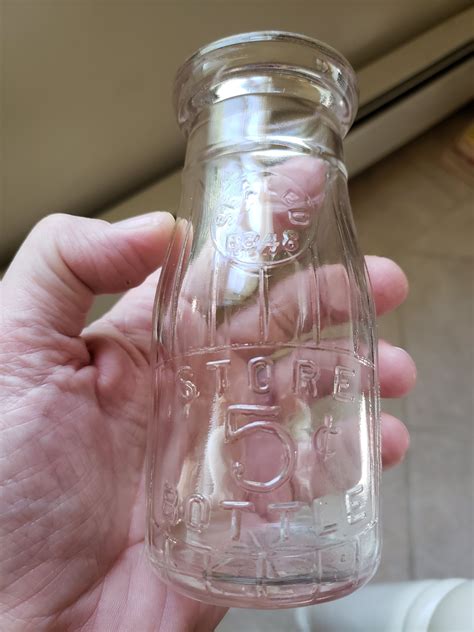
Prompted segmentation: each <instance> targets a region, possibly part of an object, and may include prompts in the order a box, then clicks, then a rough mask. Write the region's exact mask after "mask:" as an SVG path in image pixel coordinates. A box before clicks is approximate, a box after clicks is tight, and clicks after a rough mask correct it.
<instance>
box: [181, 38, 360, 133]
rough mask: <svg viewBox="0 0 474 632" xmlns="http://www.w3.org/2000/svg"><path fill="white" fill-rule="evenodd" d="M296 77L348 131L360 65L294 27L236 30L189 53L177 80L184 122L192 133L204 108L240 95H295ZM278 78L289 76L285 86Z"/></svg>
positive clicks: (354, 109) (308, 92) (308, 93)
mask: <svg viewBox="0 0 474 632" xmlns="http://www.w3.org/2000/svg"><path fill="white" fill-rule="evenodd" d="M291 76H293V77H295V78H298V79H299V80H300V84H301V80H305V81H304V83H305V86H306V90H305V98H308V95H310V96H309V98H310V99H311V100H314V102H315V104H317V105H319V106H322V107H324V108H326V109H327V110H329V111H331V112H332V114H333V115H334V117H335V119H336V121H337V123H338V126H339V128H340V131H341V135H342V136H345V135H346V133H347V131H348V130H349V128H350V127H351V125H352V123H353V122H354V118H355V115H356V113H357V106H358V88H357V80H356V75H355V71H354V69H353V68H352V66H351V64H350V63H349V62H348V61H347V59H346V58H345V57H344V56H343V55H341V54H340V53H339V52H338V51H336V50H335V49H334V48H332V47H331V46H328V45H327V44H325V43H324V42H321V41H319V40H316V39H313V38H311V37H308V36H307V35H300V34H298V33H292V32H289V31H275V30H269V31H253V32H250V33H239V34H237V35H231V36H229V37H225V38H222V39H219V40H216V41H214V42H212V43H210V44H207V45H205V46H202V47H201V48H199V49H198V50H197V51H196V52H195V53H194V54H192V55H191V56H190V57H188V58H187V59H186V61H185V62H184V63H183V64H182V66H181V67H180V68H179V70H178V72H177V73H176V78H175V84H174V108H175V112H176V116H177V120H178V124H179V126H180V127H181V129H183V131H184V132H185V133H188V132H189V131H190V128H191V127H192V125H193V122H194V120H195V118H196V116H197V114H198V113H199V112H200V111H201V110H202V109H203V108H204V107H206V106H207V105H211V104H213V103H217V102H219V101H223V100H225V99H228V98H232V97H235V96H242V95H249V94H270V93H280V94H282V93H284V94H286V95H288V94H291V93H292V87H291V84H290V83H289V81H288V79H289V78H290V77H291ZM242 78H246V80H242ZM252 78H253V80H252ZM278 78H286V79H287V80H286V81H284V82H283V83H284V87H283V84H282V82H281V81H278ZM255 79H257V80H255ZM294 85H295V86H296V83H295V84H294ZM308 86H311V87H313V88H314V90H313V91H311V90H308V89H307V88H308Z"/></svg>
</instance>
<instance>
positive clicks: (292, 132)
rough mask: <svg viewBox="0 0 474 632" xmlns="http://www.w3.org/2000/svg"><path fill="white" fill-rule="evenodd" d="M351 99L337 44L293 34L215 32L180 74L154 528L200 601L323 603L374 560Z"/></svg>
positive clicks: (351, 586) (158, 323) (169, 561)
mask: <svg viewBox="0 0 474 632" xmlns="http://www.w3.org/2000/svg"><path fill="white" fill-rule="evenodd" d="M356 107H357V96H356V85H355V78H354V73H353V70H352V69H351V67H350V66H349V64H348V63H347V61H346V60H345V59H344V58H343V57H341V56H340V55H339V54H338V53H336V52H335V51H334V50H332V49H330V48H328V47H326V46H325V45H323V44H321V43H319V42H317V41H314V40H311V39H309V38H306V37H301V36H298V35H294V34H291V33H284V32H283V33H282V32H273V31H271V32H257V33H249V34H243V35H237V36H234V37H230V38H227V39H224V40H220V41H218V42H216V43H214V44H211V45H209V46H206V47H204V48H202V49H201V50H199V51H198V52H197V53H196V54H195V55H194V56H193V57H191V58H190V59H189V60H188V61H187V62H186V63H185V64H184V66H183V67H182V68H181V70H180V71H179V73H178V76H177V81H176V111H177V116H178V121H179V124H180V126H181V128H182V129H183V131H184V133H185V134H186V136H187V139H188V145H187V154H186V166H185V170H184V178H183V193H182V200H181V205H180V209H179V212H178V218H177V223H176V228H175V232H174V237H173V240H172V243H171V246H170V248H169V251H168V256H167V260H166V263H165V265H164V268H163V271H162V275H161V281H160V286H159V290H158V294H157V305H156V318H155V325H154V330H155V331H154V336H155V341H154V351H153V356H154V369H153V371H154V373H153V375H154V402H155V403H154V413H153V419H152V421H151V429H150V435H149V445H148V482H147V494H148V517H147V528H148V535H147V546H148V551H149V555H150V557H151V560H152V563H153V564H154V566H155V567H156V568H157V569H158V572H159V573H160V575H161V577H162V578H163V580H164V581H166V582H168V583H169V584H170V585H172V586H173V588H174V589H176V590H177V591H179V592H181V593H184V594H186V595H189V596H190V597H194V598H196V599H200V600H202V601H206V602H211V603H217V604H224V605H234V606H244V607H254V608H255V607H256V608H281V607H291V606H299V605H304V604H310V603H316V602H321V601H326V600H329V599H335V598H337V597H340V596H343V595H346V594H347V593H350V592H351V591H353V590H355V588H357V587H358V586H360V585H361V584H363V583H364V582H366V581H367V580H368V579H369V578H370V577H371V576H372V575H373V573H374V571H375V569H376V567H377V562H378V556H379V530H378V484H379V472H380V455H379V426H378V424H379V421H378V409H379V406H378V387H377V374H376V357H375V354H376V352H375V331H374V313H373V307H372V300H371V296H370V288H369V285H368V281H367V278H366V273H365V268H364V262H363V258H362V256H361V254H360V251H359V248H358V245H357V241H356V236H355V232H354V226H353V220H352V215H351V210H350V205H349V200H348V194H347V175H346V170H345V167H344V164H343V161H342V138H343V137H344V135H345V134H346V132H347V130H348V128H349V127H350V125H351V123H352V121H353V119H354V115H355V112H356Z"/></svg>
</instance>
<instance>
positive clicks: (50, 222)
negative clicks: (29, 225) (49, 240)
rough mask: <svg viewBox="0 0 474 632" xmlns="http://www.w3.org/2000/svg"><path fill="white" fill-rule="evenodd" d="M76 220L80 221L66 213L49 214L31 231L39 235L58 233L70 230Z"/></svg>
mask: <svg viewBox="0 0 474 632" xmlns="http://www.w3.org/2000/svg"><path fill="white" fill-rule="evenodd" d="M78 220H79V221H80V219H79V218H77V217H73V216H72V215H67V214H66V213H50V214H49V215H46V216H45V217H43V218H42V219H41V220H40V221H39V222H38V223H37V224H36V226H35V227H34V229H33V231H34V232H35V233H39V234H43V233H46V234H51V233H59V232H62V231H63V230H64V229H66V228H70V227H71V225H72V224H74V223H75V222H76V221H78Z"/></svg>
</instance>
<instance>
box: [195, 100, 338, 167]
mask: <svg viewBox="0 0 474 632" xmlns="http://www.w3.org/2000/svg"><path fill="white" fill-rule="evenodd" d="M259 149H264V150H265V151H266V152H267V153H268V150H269V149H270V150H271V149H274V150H275V159H276V160H278V154H279V152H281V151H284V152H285V154H286V155H288V151H292V150H294V151H295V152H297V153H298V154H301V153H308V154H312V155H317V156H321V157H323V158H325V159H327V160H329V161H330V162H333V163H336V164H337V165H339V166H340V167H342V169H343V170H344V167H343V165H342V139H341V133H340V130H339V129H338V122H337V120H336V119H335V117H334V116H333V115H332V113H331V112H330V111H329V110H327V109H326V108H324V107H322V106H318V105H316V104H315V103H314V102H311V101H307V100H302V99H298V98H294V97H290V96H285V95H279V94H253V95H242V96H236V97H232V98H230V99H224V100H223V101H220V102H218V103H213V104H212V105H209V106H208V107H207V108H204V109H203V110H202V111H201V113H200V114H199V116H198V117H197V118H196V121H195V124H194V125H193V127H192V129H191V131H190V135H189V139H188V147H187V155H186V164H187V166H191V165H194V164H195V163H196V162H201V161H203V160H209V159H211V160H212V159H213V158H214V157H217V156H222V155H224V154H233V153H243V152H250V151H252V152H255V151H258V150H259Z"/></svg>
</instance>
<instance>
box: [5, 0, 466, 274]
mask: <svg viewBox="0 0 474 632" xmlns="http://www.w3.org/2000/svg"><path fill="white" fill-rule="evenodd" d="M468 4H469V2H468V1H466V0H417V1H416V2H413V1H412V0H409V1H405V0H394V1H389V0H372V1H365V0H332V1H330V0H327V1H325V2H321V1H316V0H307V1H298V0H286V1H285V2H283V1H281V0H256V1H254V2H244V1H226V0H220V1H219V0H216V1H214V2H210V1H205V0H200V1H197V0H186V1H184V0H181V1H180V0H175V1H174V2H166V1H155V2H153V1H149V0H148V1H146V2H144V1H140V0H136V1H132V0H125V1H124V0H121V1H118V0H100V1H99V0H96V1H91V0H73V1H68V0H54V1H52V0H32V1H27V0H23V1H19V0H3V2H2V3H0V6H1V10H2V16H1V18H2V19H1V23H0V24H1V34H0V39H1V45H2V73H1V77H0V80H1V90H2V92H1V94H2V102H1V114H0V116H1V121H0V122H1V136H0V142H1V152H2V159H3V160H2V164H1V167H0V169H1V170H0V177H1V180H0V186H1V187H2V198H1V207H0V219H1V220H2V224H1V228H0V263H1V259H2V258H3V259H4V260H5V259H6V257H7V256H8V255H9V254H11V253H12V252H13V250H14V248H15V246H16V244H17V243H18V240H19V239H21V238H22V237H23V235H24V234H25V233H26V232H27V231H28V230H29V228H30V227H31V226H32V224H33V223H34V222H36V221H37V220H38V219H39V218H40V217H42V216H43V215H45V214H47V213H49V212H56V211H67V212H72V213H78V214H92V213H95V212H96V211H98V210H100V209H102V208H104V207H105V206H108V205H110V204H111V203H112V202H113V201H114V200H116V199H118V198H121V197H123V196H125V195H128V194H129V193H130V192H131V191H132V190H133V189H134V188H137V187H139V186H142V185H143V184H144V183H146V182H147V181H150V180H152V179H155V178H156V177H157V176H158V175H159V174H161V173H164V172H166V171H167V170H169V169H170V168H172V167H174V166H176V165H177V164H179V163H180V161H181V160H182V152H183V142H182V140H181V137H180V134H179V131H178V130H177V127H176V125H175V122H174V115H173V112H172V108H171V90H172V80H173V76H174V73H175V71H176V69H177V67H178V65H179V64H180V63H181V62H182V61H183V60H184V58H185V57H186V56H187V55H188V54H190V53H191V52H193V50H194V49H195V48H196V47H198V46H200V45H202V44H204V43H206V42H208V41H210V40H213V39H215V38H217V37H221V36H224V35H227V34H230V33H235V32H239V31H245V30H256V29H262V28H279V29H286V30H293V31H299V32H302V33H306V34H308V35H311V36H314V37H318V38H320V39H322V40H325V41H328V42H329V43H331V44H332V45H333V46H335V47H336V48H338V49H339V50H341V51H342V52H343V53H344V54H345V55H347V56H348V58H349V59H350V60H351V61H352V63H353V64H355V66H356V67H360V66H361V64H365V63H367V62H368V61H370V60H371V59H373V58H375V57H377V56H378V55H380V54H382V53H385V52H387V51H388V50H391V49H392V48H393V47H394V46H396V45H398V44H399V43H401V42H403V41H405V40H407V39H410V38H411V37H412V36H414V35H415V34H417V33H419V32H421V31H423V30H424V29H426V28H429V27H430V26H432V25H433V24H436V23H437V22H439V21H440V20H442V19H443V18H444V17H446V16H448V15H451V14H454V13H456V12H458V11H459V10H460V9H462V8H463V7H465V6H467V5H468Z"/></svg>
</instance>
